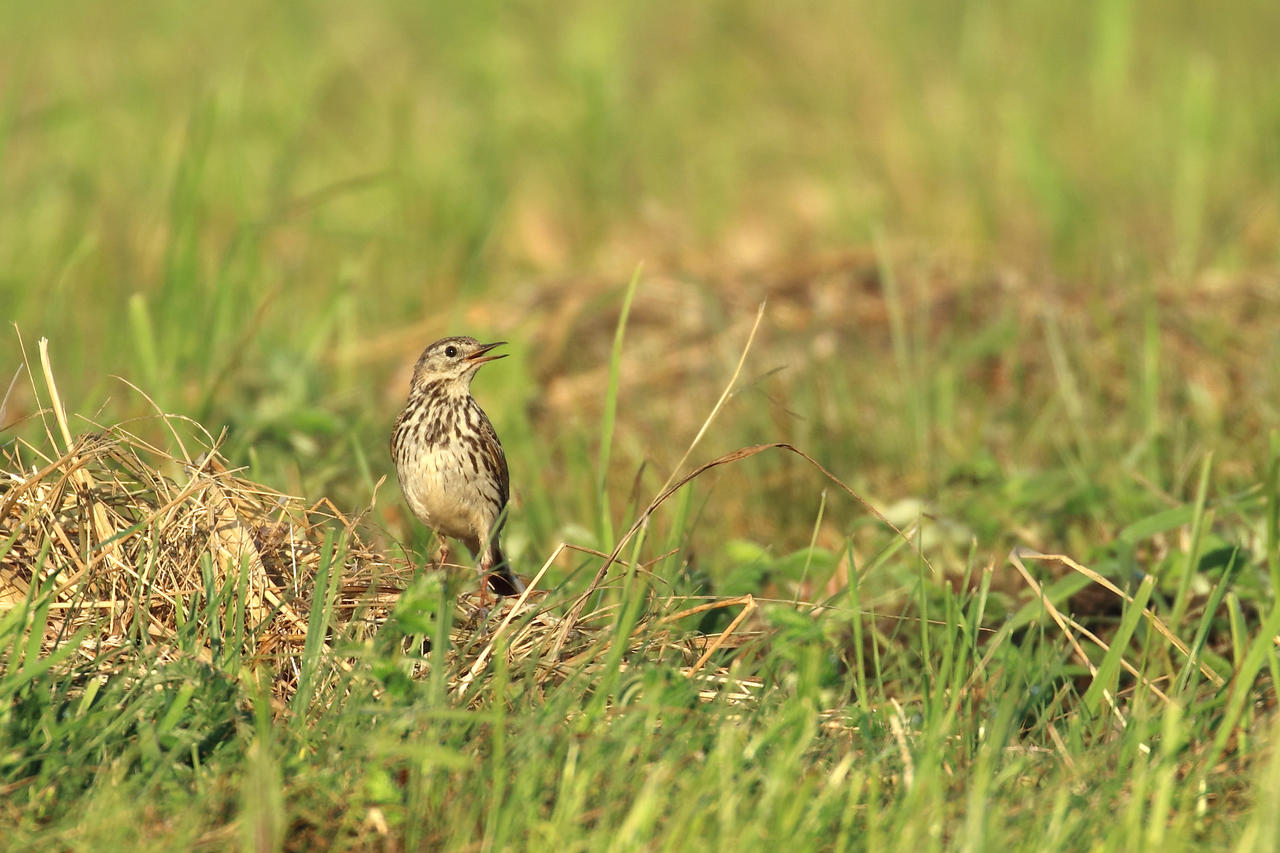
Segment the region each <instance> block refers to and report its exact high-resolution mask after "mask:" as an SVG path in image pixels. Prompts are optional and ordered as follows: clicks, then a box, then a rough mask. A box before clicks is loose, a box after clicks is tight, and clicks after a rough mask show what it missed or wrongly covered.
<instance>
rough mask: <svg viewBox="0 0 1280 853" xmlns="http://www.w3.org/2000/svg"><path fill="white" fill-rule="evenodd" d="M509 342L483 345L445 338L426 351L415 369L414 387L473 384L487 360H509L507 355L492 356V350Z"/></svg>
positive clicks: (474, 341) (469, 340) (468, 340)
mask: <svg viewBox="0 0 1280 853" xmlns="http://www.w3.org/2000/svg"><path fill="white" fill-rule="evenodd" d="M505 343H506V341H496V342H494V343H491V344H482V343H480V342H479V341H477V340H476V339H475V338H467V337H460V338H441V339H440V340H438V341H436V342H435V343H433V344H431V345H430V346H429V347H427V348H426V349H424V350H423V351H422V355H420V356H418V363H417V364H415V365H414V366H413V387H415V388H418V387H421V386H422V385H425V384H428V383H431V382H440V381H443V382H460V383H462V384H463V385H464V386H470V385H471V379H472V377H473V376H475V375H476V371H477V370H479V369H480V365H482V364H484V363H485V362H487V361H497V360H498V359H500V358H506V354H505V353H504V354H502V355H489V354H488V353H489V351H490V350H492V349H494V348H495V347H500V346H502V345H503V344H505Z"/></svg>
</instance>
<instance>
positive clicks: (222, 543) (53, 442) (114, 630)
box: [0, 342, 760, 710]
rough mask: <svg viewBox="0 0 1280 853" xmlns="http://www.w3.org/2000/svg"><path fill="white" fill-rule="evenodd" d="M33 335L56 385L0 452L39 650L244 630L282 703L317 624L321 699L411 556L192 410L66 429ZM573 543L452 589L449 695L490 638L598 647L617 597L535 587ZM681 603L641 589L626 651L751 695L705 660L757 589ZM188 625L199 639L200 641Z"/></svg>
mask: <svg viewBox="0 0 1280 853" xmlns="http://www.w3.org/2000/svg"><path fill="white" fill-rule="evenodd" d="M41 346H42V353H41V355H42V362H43V367H44V379H45V381H46V384H47V387H48V389H49V395H50V398H51V400H52V405H51V406H50V407H49V408H47V409H43V410H41V412H40V416H41V417H43V418H45V419H46V430H45V438H46V441H45V442H44V444H43V446H37V445H35V444H31V443H28V442H22V441H19V442H16V443H15V444H13V445H12V446H11V447H10V448H9V449H8V450H7V451H6V452H5V453H4V455H3V457H0V460H2V461H0V464H2V465H3V471H2V472H0V477H2V478H3V480H2V482H0V537H3V538H2V539H0V610H11V609H13V608H15V607H18V606H22V605H23V603H24V602H32V601H47V602H48V610H49V616H48V619H47V621H46V622H45V630H44V637H43V642H42V653H48V652H50V651H52V649H54V648H56V647H60V646H63V645H64V644H65V643H66V642H68V638H73V639H72V641H73V642H74V643H76V645H77V653H78V658H79V661H80V663H82V664H85V665H88V666H90V668H92V669H95V670H96V671H100V672H104V673H105V672H109V671H120V670H121V669H122V668H123V667H124V666H126V665H127V664H128V662H129V661H130V659H131V654H130V650H134V649H138V648H140V647H143V646H148V645H149V646H151V647H152V650H153V652H158V659H160V660H165V659H172V658H174V657H179V656H182V655H191V654H194V655H195V656H196V657H197V658H198V659H200V660H202V661H204V662H205V663H209V662H210V661H211V660H212V658H213V656H214V655H215V654H226V653H227V651H226V648H225V646H226V644H227V643H228V642H229V641H235V640H238V641H239V648H238V649H236V650H235V653H236V654H238V655H239V656H240V657H241V659H242V660H243V661H244V662H246V663H247V665H248V666H247V671H248V672H252V673H253V674H254V676H255V677H256V678H260V677H261V676H262V675H263V674H265V675H267V676H268V678H269V681H270V693H271V696H272V698H273V706H274V707H275V708H276V709H277V710H281V709H283V708H284V707H286V705H287V703H289V702H290V701H291V700H292V699H293V697H294V694H295V693H296V691H297V690H298V689H299V685H300V681H301V673H302V670H303V668H304V667H305V666H306V656H307V639H308V635H309V633H310V632H313V631H317V630H318V631H322V632H323V642H322V643H320V644H319V645H318V646H316V647H315V648H316V650H317V651H319V652H320V657H321V659H322V660H323V661H324V667H323V668H324V669H325V671H326V672H327V673H328V675H327V676H326V679H327V685H326V686H316V685H313V686H316V687H317V692H316V695H317V696H318V697H319V698H320V701H321V702H324V701H325V700H324V697H325V695H326V694H328V695H332V694H333V692H334V690H336V689H339V685H340V683H341V680H342V673H344V672H347V673H349V672H351V671H352V670H353V668H354V664H355V655H357V654H358V653H359V649H360V647H361V646H362V644H365V643H367V642H370V641H372V638H373V637H374V635H375V634H377V633H378V632H379V631H380V630H382V629H383V628H384V627H385V626H386V624H387V623H388V621H391V620H392V619H393V614H394V611H395V608H396V606H397V602H398V601H399V600H400V597H401V594H402V593H403V592H404V591H405V590H406V589H407V588H408V587H409V586H410V585H411V584H412V583H413V581H414V577H415V573H416V567H415V565H414V564H413V563H412V562H410V561H409V560H407V559H405V558H403V557H399V556H394V555H390V554H387V553H381V552H379V551H378V550H377V549H376V548H375V547H373V546H372V545H371V544H370V543H371V542H373V541H375V540H377V539H379V538H381V537H377V536H373V535H368V533H367V531H366V530H365V529H364V519H363V518H361V517H352V516H350V515H347V514H345V513H343V512H342V511H340V510H339V509H337V508H336V507H335V506H334V505H333V504H332V503H331V502H330V501H328V500H327V499H322V500H320V501H319V502H317V503H314V504H308V503H307V502H305V501H303V500H302V499H301V498H298V497H294V496H290V495H285V494H282V493H280V492H278V491H276V490H274V489H271V488H269V487H267V486H264V485H263V484H261V483H256V482H253V481H252V480H249V479H247V478H246V477H244V476H241V475H240V474H239V473H237V472H236V471H235V470H232V469H230V468H229V467H228V466H227V464H226V462H225V460H223V458H222V457H221V456H220V455H219V453H218V445H219V442H218V441H217V440H215V439H214V438H213V437H212V436H211V435H210V434H209V433H207V432H205V431H203V430H202V429H200V428H199V427H198V426H197V427H196V429H195V432H196V433H198V434H199V438H197V439H196V440H195V441H194V442H193V440H192V439H191V438H189V437H188V438H184V437H183V435H182V433H183V432H184V431H186V432H190V431H191V427H192V426H193V425H192V424H191V423H190V422H189V421H188V420H186V419H184V418H180V417H177V416H173V415H167V414H160V415H157V417H158V418H160V419H161V420H162V421H163V422H164V424H165V426H166V427H167V428H168V431H169V432H170V434H171V435H172V437H173V444H174V446H175V448H176V451H171V450H168V449H164V448H160V447H156V446H154V445H153V444H150V443H148V442H147V441H145V440H144V439H142V438H140V437H139V436H138V435H136V434H134V433H133V432H132V431H131V430H130V429H129V426H128V425H127V424H117V425H112V426H94V427H93V428H92V429H91V430H90V431H88V432H85V433H83V434H81V435H79V436H75V437H73V436H72V433H71V430H70V427H69V425H68V421H67V418H66V416H65V414H64V413H63V412H62V411H61V406H60V402H59V400H58V394H57V385H56V383H55V381H54V377H53V374H52V370H51V369H50V368H49V365H48V358H47V353H46V352H45V351H44V343H43V342H42V344H41ZM50 421H52V423H50ZM55 433H60V435H61V439H62V441H61V443H60V442H59V440H58V437H56V435H55ZM193 443H194V444H198V452H195V453H193V452H192V450H191V446H192V445H193ZM573 547H574V546H568V545H561V546H560V547H559V548H557V549H556V551H555V553H553V554H552V555H551V557H550V558H549V559H548V560H547V562H546V564H545V565H544V566H543V568H542V570H541V571H540V572H539V573H538V575H537V576H536V577H535V578H533V580H532V582H531V583H530V584H529V590H528V592H526V594H525V595H523V596H521V597H520V598H518V599H508V600H505V601H501V602H499V604H498V605H497V606H496V607H495V608H492V609H491V608H487V607H484V606H482V603H481V602H480V600H479V596H478V594H476V593H474V592H471V593H464V594H462V595H460V596H458V597H457V599H456V602H455V605H454V607H455V610H454V613H453V617H452V622H451V630H450V637H449V648H448V650H447V652H446V655H445V664H446V667H447V684H448V689H449V692H450V693H451V694H453V695H454V696H455V697H457V698H458V699H459V700H461V701H463V702H464V703H465V704H468V705H478V704H483V703H484V701H485V691H484V690H483V689H477V688H481V687H482V685H483V684H484V682H485V681H486V680H487V679H488V677H490V674H491V673H490V665H491V663H492V660H493V656H494V654H495V650H498V649H501V650H502V651H503V652H505V654H506V656H507V664H508V667H509V669H510V670H511V671H512V672H516V671H526V672H534V673H536V678H535V679H534V680H535V681H536V687H537V689H538V690H542V689H545V688H547V687H549V686H553V685H555V684H558V683H560V682H561V681H562V680H563V679H564V678H565V677H567V676H568V674H570V673H579V674H580V673H583V672H590V671H591V670H592V669H594V668H596V667H597V666H598V665H599V664H600V663H602V661H603V658H604V656H605V654H606V652H607V651H608V649H609V647H610V642H611V637H612V635H613V632H614V627H613V618H612V617H613V615H614V614H613V610H614V608H615V605H608V606H604V607H599V608H597V609H595V610H594V611H591V612H587V613H585V614H583V613H582V612H581V607H580V606H579V607H578V608H575V609H574V611H573V612H572V613H571V614H570V615H569V616H568V617H563V616H559V615H557V612H556V611H557V607H556V605H557V603H558V602H557V601H555V600H554V597H553V596H551V595H550V594H548V593H547V592H546V591H544V590H541V589H539V582H540V581H541V580H542V579H543V577H544V576H545V573H546V570H547V568H548V567H549V566H550V565H552V563H554V562H555V560H556V558H557V557H558V556H559V555H560V553H561V551H563V550H565V549H566V548H573ZM578 550H581V549H578ZM600 556H605V555H600ZM451 568H457V569H459V570H465V569H466V567H462V566H456V567H451ZM601 575H602V577H603V572H602V573H601ZM602 577H601V578H599V579H597V581H596V583H595V584H593V585H592V589H593V590H596V589H599V588H600V580H601V579H602ZM583 601H585V596H583V597H582V598H580V599H579V602H580V603H581V602H583ZM686 605H687V602H686V601H685V600H683V599H681V598H679V597H668V598H665V599H662V600H659V599H656V598H655V599H652V600H650V601H648V602H647V606H646V609H645V612H644V614H643V615H642V617H641V618H640V620H639V621H638V622H637V624H636V626H635V629H634V631H633V632H632V633H631V637H630V639H629V641H628V643H627V645H628V649H627V651H628V652H629V653H632V654H631V657H632V659H634V654H643V656H644V657H645V658H647V659H653V660H656V659H669V660H676V661H679V662H682V663H683V664H684V666H686V667H687V669H686V673H687V674H688V675H689V676H690V677H694V676H696V677H697V678H699V679H704V680H709V681H710V682H714V683H716V684H718V685H724V684H725V683H729V682H732V685H733V689H732V690H730V691H729V695H730V699H734V698H736V699H745V698H748V697H749V696H751V695H752V694H753V692H754V691H756V690H758V689H759V687H760V684H759V682H758V681H754V680H748V681H743V680H738V679H733V678H731V677H730V676H729V675H728V673H727V672H724V671H715V670H712V669H711V668H708V667H706V664H707V661H708V659H709V658H710V656H711V654H712V653H713V652H714V651H716V650H717V649H721V648H724V647H726V646H728V645H731V644H733V643H736V642H739V641H740V640H741V637H737V638H731V636H730V635H731V634H733V633H734V632H735V631H737V629H738V628H739V626H741V625H742V624H743V622H744V619H745V617H746V616H747V615H748V614H749V613H750V612H751V611H752V610H754V607H755V605H754V602H753V600H752V599H751V598H750V596H747V597H745V598H734V599H727V600H724V601H710V602H704V603H702V604H699V605H697V606H693V607H688V606H686ZM731 605H741V606H742V608H743V609H742V611H741V613H740V614H739V616H738V618H736V619H735V620H733V622H732V623H731V624H730V626H729V628H728V629H726V630H725V631H724V632H722V633H721V634H719V635H718V636H715V637H706V636H704V635H702V634H699V633H697V632H688V631H682V630H681V629H680V622H681V620H683V619H684V618H685V617H688V616H694V615H697V614H700V613H703V612H705V611H706V610H708V609H711V608H715V607H722V606H731ZM193 620H194V621H195V622H196V623H197V624H196V626H195V627H196V630H194V631H193V630H191V629H192V622H193ZM193 636H194V637H198V638H200V640H199V644H198V647H197V648H195V649H194V650H193V648H192V644H191V640H190V637H193ZM407 642H408V641H406V644H407ZM424 645H429V642H428V643H425V644H424ZM406 648H411V646H409V645H406ZM429 660H431V658H430V657H428V656H422V657H420V658H418V659H416V660H412V661H411V662H410V663H409V669H410V672H411V674H412V675H414V676H415V677H423V676H425V675H426V674H427V672H428V662H429ZM531 663H532V666H530V665H529V664H531ZM720 692H721V691H719V690H712V691H710V692H708V696H710V695H711V694H712V693H720Z"/></svg>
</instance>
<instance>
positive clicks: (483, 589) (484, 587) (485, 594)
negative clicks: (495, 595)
mask: <svg viewBox="0 0 1280 853" xmlns="http://www.w3.org/2000/svg"><path fill="white" fill-rule="evenodd" d="M492 570H493V552H492V551H490V550H489V549H487V548H486V549H485V552H484V555H483V556H482V557H481V558H480V606H481V607H487V606H488V603H489V572H491V571H492Z"/></svg>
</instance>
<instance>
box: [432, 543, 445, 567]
mask: <svg viewBox="0 0 1280 853" xmlns="http://www.w3.org/2000/svg"><path fill="white" fill-rule="evenodd" d="M438 538H439V540H440V545H439V547H437V548H436V556H435V559H434V560H433V561H432V565H433V566H434V567H435V568H437V569H443V568H444V565H445V562H446V561H448V559H449V540H448V539H446V538H444V537H443V536H440V537H438Z"/></svg>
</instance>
